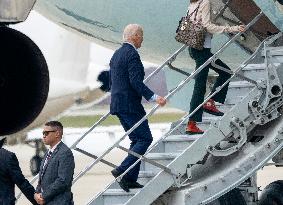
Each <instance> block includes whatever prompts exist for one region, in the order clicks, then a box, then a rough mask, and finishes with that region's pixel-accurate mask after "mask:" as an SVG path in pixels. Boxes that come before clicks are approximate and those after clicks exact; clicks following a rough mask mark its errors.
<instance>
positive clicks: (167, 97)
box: [75, 12, 263, 195]
mask: <svg viewBox="0 0 283 205" xmlns="http://www.w3.org/2000/svg"><path fill="white" fill-rule="evenodd" d="M262 15H263V12H260V13H259V14H258V15H257V16H256V17H255V18H254V19H253V20H252V21H251V22H250V23H249V24H248V25H247V26H246V30H247V29H249V28H250V27H251V26H252V25H253V24H254V23H255V22H257V21H258V19H259V18H260V17H261V16H262ZM242 33H243V32H239V33H237V34H236V35H235V36H233V37H232V38H231V39H230V40H229V41H228V42H226V43H225V44H224V45H223V46H222V47H221V48H220V49H219V50H218V51H217V52H216V53H215V54H214V55H213V56H212V57H210V58H209V59H208V60H207V61H206V62H205V63H204V64H203V65H202V66H200V67H199V68H198V69H197V70H195V71H194V72H193V73H191V75H190V76H189V77H187V78H186V79H184V80H183V81H181V83H180V84H179V85H178V86H177V87H176V88H174V89H173V90H172V91H171V92H170V93H168V94H167V95H166V96H165V99H169V98H170V97H172V96H173V95H174V94H175V93H176V92H178V91H179V90H180V89H182V88H183V87H184V85H185V84H187V83H188V82H189V81H190V80H191V79H193V78H194V77H195V76H196V75H197V74H198V73H199V72H201V71H202V70H203V69H204V68H205V67H206V66H207V65H209V64H210V63H211V62H212V61H214V60H215V59H216V57H217V56H218V55H219V54H221V53H222V52H223V51H224V50H225V49H226V48H227V47H228V46H229V45H230V44H231V43H232V42H234V41H235V40H236V39H237V38H238V37H239V36H240V35H241V34H242ZM241 68H242V67H240V68H239V69H241ZM239 69H238V70H239ZM238 70H237V71H238ZM234 76H235V74H233V77H234ZM231 79H232V78H231ZM231 79H229V81H226V83H225V84H223V85H222V86H221V87H220V89H219V88H218V89H216V91H215V92H214V93H213V94H212V95H211V96H209V97H213V96H214V95H215V94H216V93H218V92H219V91H220V90H221V89H222V88H223V87H224V86H225V85H226V84H228V83H229V82H230V80H231ZM208 100H209V98H207V99H205V101H204V102H203V103H202V104H201V105H199V106H198V107H197V108H196V109H195V110H194V111H193V112H192V113H190V114H189V115H188V116H187V117H186V119H184V120H183V121H182V122H181V123H179V124H178V126H180V125H181V124H182V123H183V122H184V121H185V120H187V118H189V117H190V116H191V115H193V114H194V113H195V112H196V111H197V110H198V109H199V108H200V107H201V106H202V105H203V104H205V103H206V102H207V101H208ZM159 107H160V105H158V104H157V105H155V106H154V107H153V108H152V109H151V110H150V112H149V113H148V114H146V115H145V116H144V117H143V118H142V119H141V120H140V121H139V122H137V123H136V124H135V125H134V126H133V127H132V128H131V129H129V130H128V131H127V132H126V133H125V134H124V135H123V136H122V137H121V138H120V139H119V140H118V141H117V142H116V143H115V144H114V145H113V146H112V147H111V148H109V151H108V150H107V153H109V152H110V149H112V148H113V147H117V146H119V143H120V142H121V141H122V140H124V139H125V137H126V136H128V135H129V134H130V133H131V132H132V131H133V130H135V129H136V128H137V127H138V126H139V125H140V124H141V123H142V122H143V121H145V120H146V119H147V118H148V117H149V116H151V115H152V114H153V113H154V112H155V111H156V110H157V109H158V108H159ZM175 129H177V127H175V128H174V129H173V130H172V131H171V132H170V133H169V134H171V133H172V132H173V131H174V130H175ZM169 134H165V135H164V136H166V137H167V136H168V135H169ZM162 139H164V138H162ZM159 142H160V140H158V141H157V142H156V143H155V145H157V144H158V143H159ZM150 150H151V149H149V150H148V151H147V152H146V154H147V153H148V152H149V151H150ZM146 154H144V155H146ZM142 157H143V156H141V157H140V158H139V159H138V160H137V161H136V162H135V163H134V164H132V165H131V166H130V167H129V168H128V169H127V170H126V171H125V172H123V173H122V174H121V175H120V176H119V177H118V178H122V177H123V176H124V175H125V174H126V173H127V172H128V171H129V170H130V169H131V168H133V167H134V166H135V165H136V164H137V163H138V162H139V161H141V159H142ZM98 160H99V159H97V160H95V161H94V162H92V163H91V164H90V165H89V166H88V167H86V169H85V170H89V169H91V168H92V167H93V166H94V165H95V164H96V163H98V162H97V161H98ZM150 161H153V160H150ZM150 161H149V163H150ZM171 171H172V170H171ZM79 177H80V176H79V175H78V176H77V177H76V179H75V180H78V178H79ZM109 186H110V185H109ZM109 186H107V187H106V189H107V188H108V187H109ZM106 189H104V191H102V192H100V193H99V194H98V195H100V194H101V193H103V192H105V191H106Z"/></svg>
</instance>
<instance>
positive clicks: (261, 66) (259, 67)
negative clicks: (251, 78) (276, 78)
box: [242, 63, 265, 71]
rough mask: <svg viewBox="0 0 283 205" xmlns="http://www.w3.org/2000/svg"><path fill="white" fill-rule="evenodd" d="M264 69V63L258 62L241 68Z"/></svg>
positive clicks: (244, 69) (245, 69)
mask: <svg viewBox="0 0 283 205" xmlns="http://www.w3.org/2000/svg"><path fill="white" fill-rule="evenodd" d="M264 69H265V64H264V63H260V64H248V65H246V66H245V67H244V68H242V70H243V71H248V70H264Z"/></svg>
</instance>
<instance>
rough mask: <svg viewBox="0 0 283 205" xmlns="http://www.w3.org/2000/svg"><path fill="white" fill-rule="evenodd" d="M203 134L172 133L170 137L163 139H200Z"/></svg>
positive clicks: (168, 140) (169, 140)
mask: <svg viewBox="0 0 283 205" xmlns="http://www.w3.org/2000/svg"><path fill="white" fill-rule="evenodd" d="M201 136H202V134H198V135H184V134H182V135H170V136H168V137H166V138H165V139H164V140H163V141H164V142H182V141H188V142H191V141H195V140H197V139H199V138H200V137H201Z"/></svg>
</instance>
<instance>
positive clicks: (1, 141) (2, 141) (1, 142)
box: [0, 138, 6, 149]
mask: <svg viewBox="0 0 283 205" xmlns="http://www.w3.org/2000/svg"><path fill="white" fill-rule="evenodd" d="M5 141H6V138H4V139H2V140H0V149H1V148H2V147H3V145H4V143H5Z"/></svg>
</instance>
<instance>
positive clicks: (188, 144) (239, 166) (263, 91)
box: [72, 13, 283, 205]
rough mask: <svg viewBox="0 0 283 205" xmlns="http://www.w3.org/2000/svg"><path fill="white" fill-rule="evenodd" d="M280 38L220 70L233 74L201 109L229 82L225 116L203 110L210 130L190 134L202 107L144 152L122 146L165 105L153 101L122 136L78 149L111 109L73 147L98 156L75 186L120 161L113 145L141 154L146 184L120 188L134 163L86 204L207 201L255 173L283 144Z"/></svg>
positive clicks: (182, 204)
mask: <svg viewBox="0 0 283 205" xmlns="http://www.w3.org/2000/svg"><path fill="white" fill-rule="evenodd" d="M261 15H262V13H260V14H258V15H257V16H256V17H255V18H254V19H253V20H252V21H251V22H250V24H249V25H247V29H248V28H249V27H251V26H252V25H253V24H254V23H255V22H256V21H257V20H258V19H259V18H260V17H261ZM240 35H241V33H239V34H237V35H235V36H234V37H232V38H231V39H230V41H229V42H227V43H226V44H225V45H224V46H223V47H222V48H221V49H220V50H219V51H217V52H216V53H215V55H214V56H213V57H211V58H210V59H209V60H208V61H207V62H206V63H205V64H204V65H203V66H201V67H200V68H198V70H196V71H195V72H193V73H192V74H191V75H190V76H188V77H187V78H186V79H185V80H183V81H182V82H181V83H180V84H179V85H178V86H177V87H176V88H175V89H173V90H171V91H170V93H169V94H168V95H167V96H166V98H167V99H169V98H170V97H171V96H172V95H174V94H175V93H176V92H178V91H179V90H180V89H182V87H183V86H184V85H185V84H186V83H187V82H189V81H190V80H191V79H193V78H194V76H195V75H197V73H199V72H200V71H201V70H202V69H203V68H204V67H205V66H206V65H208V64H209V63H211V62H213V61H214V60H215V59H216V58H217V56H218V55H219V54H221V53H222V52H223V51H224V50H225V48H226V47H227V46H229V45H230V44H231V43H232V42H233V41H235V39H237V38H238V37H239V36H240ZM281 37H282V33H278V34H276V35H274V36H271V37H269V38H268V39H266V40H264V41H263V42H262V43H261V44H260V45H259V47H258V49H257V50H256V51H255V53H254V54H252V55H251V56H250V58H249V59H247V60H246V61H245V62H243V64H242V65H240V66H239V67H238V69H237V70H236V71H234V72H232V71H227V70H225V69H224V68H219V69H223V70H224V71H226V72H229V73H230V74H231V75H232V77H231V78H230V79H229V80H228V81H227V82H226V83H224V84H223V85H222V86H221V87H219V88H218V89H216V91H215V92H214V93H212V94H210V95H209V96H207V97H206V98H205V101H204V102H203V103H202V104H201V105H199V107H198V108H200V107H201V106H202V105H203V104H204V103H205V102H207V101H208V100H209V99H210V98H211V97H212V96H214V95H215V94H216V93H217V92H219V91H220V90H221V88H223V87H224V86H225V85H226V84H227V83H230V84H229V90H228V94H227V99H226V102H225V104H224V105H220V104H219V105H218V106H219V109H220V110H223V111H224V112H225V115H224V116H222V117H215V116H212V115H208V114H205V115H204V120H203V122H202V123H199V126H200V128H202V129H203V130H205V132H204V134H202V135H186V134H185V133H184V130H185V126H186V122H187V120H188V118H189V117H190V116H191V115H192V114H193V113H194V112H195V111H196V110H197V109H198V108H197V109H196V110H195V111H194V112H193V113H189V114H187V115H185V116H184V117H183V118H182V119H181V120H180V121H178V122H175V123H172V126H171V129H170V131H169V132H168V133H166V134H165V135H164V136H163V137H162V138H161V139H160V140H159V141H158V142H156V143H155V144H154V145H152V146H151V147H150V148H149V150H148V151H147V153H146V154H145V155H144V156H140V155H138V154H136V153H133V152H131V151H130V150H128V149H126V148H124V147H122V146H121V145H120V142H121V141H122V140H123V139H125V138H126V137H127V135H128V134H130V133H131V132H132V131H133V130H134V129H135V128H136V127H138V126H139V125H140V124H141V123H142V122H143V121H144V120H146V119H147V117H148V116H150V115H152V114H153V113H154V112H155V111H156V110H157V109H158V108H159V105H155V106H154V107H153V108H152V110H151V111H150V112H149V113H148V114H147V115H146V116H145V117H144V118H142V119H141V120H140V121H139V122H138V123H137V124H136V125H135V126H134V127H132V128H131V129H130V130H128V131H127V132H126V133H125V134H124V135H123V137H121V139H120V140H118V141H117V142H116V143H115V144H114V145H113V146H112V147H111V148H109V149H108V150H106V151H105V152H104V153H103V154H102V155H101V156H99V157H97V156H94V155H92V154H90V153H87V152H86V151H83V150H81V149H79V148H77V147H76V146H77V144H79V142H80V141H81V140H82V139H83V138H84V137H85V136H86V135H87V134H88V133H90V132H91V131H92V130H93V129H94V128H95V127H96V126H97V125H99V124H100V123H101V122H102V121H104V120H105V119H106V118H107V117H108V116H109V115H110V114H109V113H108V114H106V115H105V116H103V117H102V118H101V119H100V120H99V121H98V122H97V123H95V124H94V125H93V126H92V127H91V128H90V130H89V131H88V132H87V133H85V134H84V136H82V137H81V138H80V139H79V140H78V141H77V142H75V144H74V145H73V146H72V148H73V149H75V150H77V151H79V152H82V153H84V154H86V155H88V156H90V157H93V158H94V159H95V160H94V161H93V162H92V163H91V164H89V165H88V166H87V167H86V168H85V169H84V170H82V171H81V172H80V173H79V174H78V175H77V176H76V177H75V179H74V183H75V182H76V181H77V180H78V179H79V178H80V177H82V176H83V175H84V174H85V173H86V172H87V171H89V170H90V169H91V168H92V167H93V166H94V165H95V164H97V163H98V162H103V163H105V164H107V165H109V166H111V167H113V168H115V167H116V166H115V165H114V164H112V163H110V162H108V161H106V160H104V159H103V158H104V156H105V155H106V154H108V153H109V152H110V151H111V150H112V149H114V148H119V149H121V150H123V151H126V152H128V153H130V154H132V155H134V156H137V157H138V160H137V161H136V163H135V164H137V163H138V162H139V161H141V171H140V174H139V179H138V181H139V182H140V183H141V184H144V185H145V186H144V187H143V188H142V189H131V190H130V192H125V191H123V190H122V189H121V188H120V187H119V185H118V183H117V181H119V180H121V177H123V176H124V174H125V173H126V172H127V171H129V170H130V169H131V168H132V167H133V166H134V165H135V164H133V165H132V166H131V167H130V168H129V169H128V170H127V171H126V172H125V173H124V174H123V175H121V176H119V177H118V178H117V179H116V180H114V181H113V182H112V183H110V184H109V185H108V186H107V187H106V188H105V190H103V191H102V192H100V193H99V194H97V195H96V196H95V197H94V198H93V199H91V200H90V201H89V203H88V205H122V204H123V205H147V204H168V205H169V204H172V205H173V204H178V205H185V204H186V205H188V204H190V205H197V204H208V203H210V202H212V201H214V200H216V199H217V198H219V197H220V196H222V195H223V194H225V193H227V192H229V191H230V190H232V189H234V188H235V187H238V186H239V185H240V184H242V183H243V182H244V181H245V180H247V179H248V178H249V177H251V176H252V175H254V174H255V172H256V171H257V170H259V169H260V168H262V167H263V166H264V165H265V164H266V163H267V162H268V161H269V160H270V159H272V158H273V157H274V156H275V155H276V154H277V153H278V152H280V151H281V150H282V147H283V120H282V116H281V114H282V112H283V92H282V91H283V89H282V84H283V47H280V46H276V43H275V42H276V40H277V39H279V38H281ZM185 48H186V46H182V47H181V48H180V49H179V50H178V51H177V52H176V53H174V54H173V55H172V56H171V57H170V58H169V59H167V60H166V61H165V62H164V64H163V65H161V66H160V67H159V68H158V69H157V70H156V71H155V72H154V73H153V74H152V75H150V76H149V78H151V77H152V76H154V75H155V74H156V73H157V72H159V71H160V70H161V69H162V68H163V67H164V66H165V65H168V64H170V63H172V62H173V61H174V60H175V58H176V57H177V55H178V54H179V53H180V52H182V51H183V50H184V49H185ZM145 81H147V80H145Z"/></svg>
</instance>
